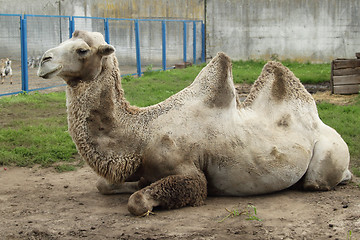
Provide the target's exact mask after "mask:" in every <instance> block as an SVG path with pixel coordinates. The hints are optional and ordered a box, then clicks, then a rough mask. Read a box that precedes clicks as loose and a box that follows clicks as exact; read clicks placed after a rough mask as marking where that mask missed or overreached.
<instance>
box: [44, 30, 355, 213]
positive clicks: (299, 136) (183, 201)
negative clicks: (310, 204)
mask: <svg viewBox="0 0 360 240" xmlns="http://www.w3.org/2000/svg"><path fill="white" fill-rule="evenodd" d="M114 52H115V49H114V47H113V46H111V45H109V44H107V43H106V42H105V41H104V37H103V36H102V35H101V34H100V33H96V32H85V31H78V30H77V31H75V32H74V33H73V36H72V38H71V39H69V40H66V41H65V42H63V43H61V44H60V45H59V46H57V47H55V48H52V49H49V50H48V51H46V52H45V53H44V55H43V57H42V59H41V63H40V66H39V69H38V75H39V76H40V77H42V78H45V79H48V78H52V77H54V76H59V77H61V78H63V79H64V81H65V82H66V84H67V89H66V96H67V113H68V125H69V133H70V135H71V137H72V139H73V141H74V143H75V144H76V147H77V149H78V152H79V154H80V155H81V156H82V158H83V159H85V161H86V162H87V163H88V164H89V166H90V167H91V168H92V169H93V170H94V171H95V172H96V173H97V174H98V175H100V179H99V181H98V182H97V188H98V190H99V191H100V193H102V194H116V193H123V192H128V193H132V194H131V196H130V197H129V200H128V205H127V206H128V210H129V212H130V213H132V214H134V215H146V214H149V213H150V212H151V211H153V208H155V207H162V208H165V209H173V208H180V207H185V206H199V205H202V204H204V201H205V199H206V197H207V195H218V196H221V195H222V196H249V195H258V194H266V193H271V192H275V191H280V190H283V189H286V188H289V187H291V186H293V185H295V184H297V185H301V187H302V188H303V189H305V190H330V189H333V188H334V187H335V186H336V185H338V184H339V183H343V182H346V181H349V180H350V179H351V173H350V171H349V170H348V167H349V159H350V156H349V151H348V147H347V145H346V143H345V142H344V140H343V139H342V138H341V136H340V135H339V134H338V133H337V132H336V131H335V130H334V129H332V128H331V127H329V126H327V125H325V124H324V123H323V122H322V121H321V120H320V118H319V116H318V112H317V108H316V104H315V102H314V100H313V98H312V96H311V95H310V94H309V93H308V92H307V91H306V89H305V88H304V87H303V85H302V84H301V83H300V81H299V79H298V78H296V77H295V76H294V74H293V73H292V72H291V71H290V70H289V69H287V68H286V67H284V66H283V65H282V64H281V63H278V62H269V63H267V64H266V65H265V66H264V68H263V70H262V73H261V75H260V76H259V78H258V79H257V81H256V82H255V83H254V85H253V87H252V89H251V91H250V94H249V95H248V97H247V98H246V99H245V101H244V102H240V101H239V100H238V98H237V95H236V91H235V88H234V83H233V76H232V65H231V60H230V59H229V57H227V56H226V54H224V53H218V54H217V55H216V57H214V58H213V59H212V60H211V61H210V62H209V63H208V64H207V65H206V66H205V67H204V68H203V69H202V70H201V72H200V73H199V74H198V76H197V77H196V78H195V80H194V82H193V83H192V84H191V85H190V86H188V87H186V88H185V89H183V90H182V91H180V92H178V93H176V94H175V95H173V96H171V97H169V98H168V99H166V100H164V101H163V102H160V103H158V104H156V105H153V106H148V107H141V108H140V107H136V106H132V105H130V103H129V102H128V101H127V100H126V99H125V97H124V91H123V89H122V87H121V77H120V70H119V68H118V62H117V58H116V57H115V54H114Z"/></svg>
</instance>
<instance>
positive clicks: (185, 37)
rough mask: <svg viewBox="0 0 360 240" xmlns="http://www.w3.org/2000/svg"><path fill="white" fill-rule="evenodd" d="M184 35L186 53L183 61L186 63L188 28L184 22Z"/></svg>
mask: <svg viewBox="0 0 360 240" xmlns="http://www.w3.org/2000/svg"><path fill="white" fill-rule="evenodd" d="M183 24H184V33H183V37H184V38H183V44H184V47H183V51H184V57H183V60H184V62H186V51H187V49H186V45H187V44H186V39H187V26H186V21H184V23H183Z"/></svg>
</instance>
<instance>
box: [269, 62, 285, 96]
mask: <svg viewBox="0 0 360 240" xmlns="http://www.w3.org/2000/svg"><path fill="white" fill-rule="evenodd" d="M274 78H275V80H274V82H273V84H272V88H271V94H272V96H273V97H274V99H275V100H277V101H281V100H283V99H284V98H285V96H286V86H285V79H284V72H283V71H282V69H281V68H278V67H275V68H274Z"/></svg>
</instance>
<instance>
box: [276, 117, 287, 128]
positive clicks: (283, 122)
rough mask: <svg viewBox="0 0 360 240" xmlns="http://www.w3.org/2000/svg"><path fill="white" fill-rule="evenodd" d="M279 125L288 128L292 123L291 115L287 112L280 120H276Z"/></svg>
mask: <svg viewBox="0 0 360 240" xmlns="http://www.w3.org/2000/svg"><path fill="white" fill-rule="evenodd" d="M276 124H277V126H278V127H283V128H288V127H289V126H290V124H291V115H290V114H285V115H283V116H282V117H281V119H280V120H279V121H277V122H276Z"/></svg>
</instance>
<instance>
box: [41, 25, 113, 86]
mask: <svg viewBox="0 0 360 240" xmlns="http://www.w3.org/2000/svg"><path fill="white" fill-rule="evenodd" d="M114 51H115V49H114V47H113V46H111V45H109V44H107V43H106V42H105V40H104V37H103V36H102V35H101V34H100V33H97V32H86V31H75V32H74V33H73V36H72V38H70V39H68V40H66V41H65V42H63V43H61V44H60V45H59V46H58V47H55V48H52V49H49V50H48V51H46V52H45V53H44V55H43V56H42V58H41V60H40V66H39V70H38V73H37V74H38V76H39V77H42V78H45V79H48V78H52V77H54V76H59V77H61V78H63V79H64V80H65V81H66V83H67V84H69V85H73V84H74V83H75V84H76V83H77V82H78V81H80V80H82V81H89V80H91V79H94V78H95V77H96V76H98V74H99V73H100V72H101V70H102V68H103V67H104V66H103V65H104V64H105V59H106V58H107V56H108V55H110V54H112V53H113V52H114Z"/></svg>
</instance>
